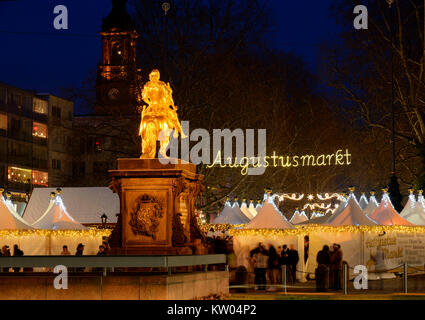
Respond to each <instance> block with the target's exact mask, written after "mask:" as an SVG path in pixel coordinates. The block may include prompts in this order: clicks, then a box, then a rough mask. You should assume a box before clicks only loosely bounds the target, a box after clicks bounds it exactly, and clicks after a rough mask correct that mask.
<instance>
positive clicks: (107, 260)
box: [0, 254, 226, 274]
mask: <svg viewBox="0 0 425 320" xmlns="http://www.w3.org/2000/svg"><path fill="white" fill-rule="evenodd" d="M223 263H224V264H225V263H226V255H224V254H208V255H184V256H183V255H182V256H113V255H106V256H20V257H0V268H14V267H16V268H36V267H45V268H53V267H55V266H58V265H64V266H66V267H80V268H82V267H94V268H104V269H106V268H167V271H168V274H171V268H172V267H189V266H200V265H202V266H204V270H206V266H208V265H212V264H223Z"/></svg>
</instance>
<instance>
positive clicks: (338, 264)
mask: <svg viewBox="0 0 425 320" xmlns="http://www.w3.org/2000/svg"><path fill="white" fill-rule="evenodd" d="M333 249H334V250H333V252H332V255H331V271H332V274H333V290H334V291H338V290H341V289H342V287H341V270H342V258H343V254H342V249H341V246H340V245H339V244H336V243H334V245H333Z"/></svg>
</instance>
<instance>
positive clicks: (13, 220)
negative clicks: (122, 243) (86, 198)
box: [0, 195, 111, 255]
mask: <svg viewBox="0 0 425 320" xmlns="http://www.w3.org/2000/svg"><path fill="white" fill-rule="evenodd" d="M55 198H56V197H55ZM54 200H55V201H54V202H56V199H54ZM52 202H53V201H52ZM51 204H52V203H51ZM45 213H47V214H46V215H45V217H51V218H53V219H51V220H50V221H51V223H52V224H53V225H55V224H56V226H58V227H62V228H65V227H67V228H69V229H70V228H71V227H72V226H71V225H72V224H73V225H79V226H81V227H82V229H81V227H79V228H78V229H80V230H75V229H76V228H75V227H73V228H72V229H74V230H58V228H57V229H56V230H53V229H51V230H47V229H37V228H36V226H34V225H33V226H31V225H29V224H28V223H27V222H26V221H25V220H24V219H23V218H22V217H20V216H19V215H18V214H17V213H16V212H13V205H12V204H11V203H9V204H8V200H6V201H5V200H4V199H3V197H2V196H1V195H0V224H1V226H2V228H0V247H3V246H4V245H8V246H9V248H13V246H14V245H15V244H17V245H18V246H19V248H20V249H21V250H23V251H24V255H59V254H60V253H61V251H62V246H63V245H67V246H68V248H69V250H70V251H71V253H73V252H74V250H75V249H76V247H77V245H78V244H79V243H83V244H84V245H85V250H84V254H85V255H87V254H88V255H95V254H96V253H97V251H98V247H99V245H100V244H102V240H103V237H108V236H109V235H110V233H111V230H94V229H91V230H87V228H85V227H84V226H82V225H81V224H79V223H78V222H77V223H75V222H74V223H69V222H68V221H67V220H68V219H69V218H71V219H72V217H67V216H66V215H64V212H63V211H62V210H61V208H60V205H59V204H52V206H49V208H48V210H46V211H45ZM43 216H44V215H43ZM43 220H44V218H43ZM74 221H75V220H74ZM65 222H66V223H65Z"/></svg>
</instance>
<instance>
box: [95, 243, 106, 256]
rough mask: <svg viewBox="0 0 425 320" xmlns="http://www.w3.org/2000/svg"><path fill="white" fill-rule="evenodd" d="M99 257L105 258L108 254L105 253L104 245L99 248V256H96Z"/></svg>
mask: <svg viewBox="0 0 425 320" xmlns="http://www.w3.org/2000/svg"><path fill="white" fill-rule="evenodd" d="M96 255H97V256H104V255H106V252H105V247H104V246H103V245H100V246H99V251H98V252H97V254H96Z"/></svg>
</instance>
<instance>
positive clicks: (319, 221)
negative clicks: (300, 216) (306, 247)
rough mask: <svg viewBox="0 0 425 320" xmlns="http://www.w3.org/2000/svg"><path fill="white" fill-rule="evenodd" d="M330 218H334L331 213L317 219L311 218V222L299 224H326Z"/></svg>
mask: <svg viewBox="0 0 425 320" xmlns="http://www.w3.org/2000/svg"><path fill="white" fill-rule="evenodd" d="M330 217H332V213H330V212H329V213H327V214H326V215H324V216H323V217H315V218H313V219H311V218H310V220H307V221H304V222H301V223H299V225H306V224H322V223H326V222H327V221H328V219H329V218H330Z"/></svg>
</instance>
